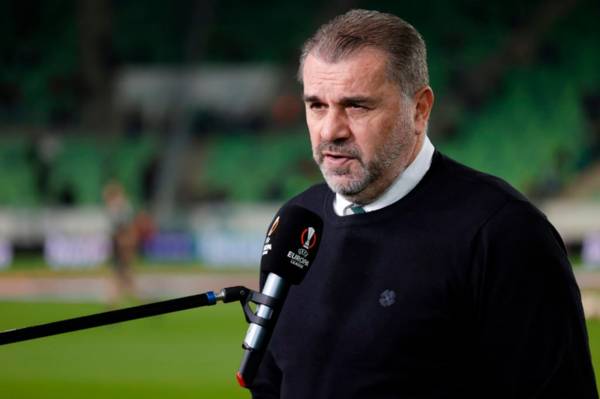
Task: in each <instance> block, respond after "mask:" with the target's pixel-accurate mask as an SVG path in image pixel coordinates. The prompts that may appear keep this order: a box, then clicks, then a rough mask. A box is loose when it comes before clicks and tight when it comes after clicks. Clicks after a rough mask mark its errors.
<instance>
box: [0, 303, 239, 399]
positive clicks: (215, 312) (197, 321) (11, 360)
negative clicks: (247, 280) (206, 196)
mask: <svg viewBox="0 0 600 399" xmlns="http://www.w3.org/2000/svg"><path fill="white" fill-rule="evenodd" d="M106 310H107V309H106V307H105V306H103V305H98V304H64V303H62V304H51V303H16V302H15V303H11V302H0V330H5V329H8V328H15V327H24V326H28V325H33V324H39V323H45V322H49V321H54V320H59V319H64V318H69V317H76V316H80V315H84V314H90V313H95V312H102V311H106ZM246 328H247V325H246V322H245V320H244V317H243V312H242V310H241V308H240V306H239V304H237V303H231V304H226V305H223V304H221V305H217V306H212V307H203V308H198V309H191V310H186V311H182V312H177V313H173V314H169V315H163V316H158V317H152V318H148V319H141V320H135V321H130V322H125V323H121V324H115V325H111V326H104V327H99V328H94V329H90V330H83V331H79V332H73V333H68V334H63V335H57V336H53V337H46V338H41V339H37V340H32V341H26V342H20V343H15V344H10V345H6V346H0V397H2V398H6V399H9V398H10V399H25V398H27V399H29V398H31V399H33V398H49V399H51V398H61V399H69V398H86V399H94V398H98V399H100V398H101V399H106V398H127V399H135V398H145V399H151V398H178V399H184V398H194V399H197V398H220V399H221V398H222V399H227V398H249V397H250V395H249V393H248V392H247V391H246V390H245V389H242V388H240V387H239V386H238V385H237V382H236V379H235V373H236V371H237V368H238V366H239V362H240V360H241V355H242V349H241V343H242V340H243V337H244V335H245V332H246Z"/></svg>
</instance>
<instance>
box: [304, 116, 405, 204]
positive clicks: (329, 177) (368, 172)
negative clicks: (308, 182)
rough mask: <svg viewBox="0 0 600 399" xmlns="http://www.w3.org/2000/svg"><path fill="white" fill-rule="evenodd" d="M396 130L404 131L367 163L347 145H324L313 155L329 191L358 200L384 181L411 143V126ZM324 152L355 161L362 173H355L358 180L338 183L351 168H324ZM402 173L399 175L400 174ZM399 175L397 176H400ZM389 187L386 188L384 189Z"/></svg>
mask: <svg viewBox="0 0 600 399" xmlns="http://www.w3.org/2000/svg"><path fill="white" fill-rule="evenodd" d="M399 125H400V126H398V127H397V129H396V131H398V132H401V133H399V134H396V135H393V136H392V138H391V139H390V142H389V143H388V144H387V145H385V146H383V147H382V148H381V149H380V151H379V152H378V153H376V154H375V158H374V159H373V160H372V161H371V162H369V163H368V164H365V163H364V161H363V160H362V154H361V153H360V150H359V149H358V148H356V147H354V146H353V145H352V144H345V143H341V144H340V143H335V142H334V143H331V142H324V143H321V144H320V145H319V146H318V148H317V149H316V151H315V153H314V158H315V161H316V163H317V165H318V166H319V169H320V170H321V173H322V174H323V178H324V179H325V182H326V183H327V185H328V186H329V188H330V189H331V190H332V191H333V192H335V193H338V194H341V195H343V196H344V197H350V198H351V197H355V196H357V195H359V194H360V193H362V192H363V191H364V190H366V189H367V188H369V187H371V186H372V185H373V184H374V183H376V182H377V181H378V180H380V179H381V178H382V176H383V175H384V172H385V171H387V170H388V169H389V168H390V167H392V165H393V164H394V163H395V161H396V160H397V159H398V158H400V157H402V156H403V155H405V153H406V151H407V148H408V144H407V142H406V137H407V136H408V134H409V133H408V132H409V127H408V126H407V124H406V123H401V124H399ZM323 151H332V152H339V153H342V154H346V155H348V156H351V157H353V158H355V160H356V161H358V162H359V167H360V168H359V170H358V171H355V173H354V175H355V178H353V179H350V180H348V181H345V182H339V181H336V179H335V177H337V176H348V175H350V174H351V173H352V171H351V169H350V167H343V168H333V169H325V166H324V164H323V158H324V157H323ZM401 172H402V171H399V172H398V173H401ZM397 175H398V174H395V176H397ZM385 188H387V187H385Z"/></svg>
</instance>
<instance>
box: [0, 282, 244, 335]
mask: <svg viewBox="0 0 600 399" xmlns="http://www.w3.org/2000/svg"><path fill="white" fill-rule="evenodd" d="M250 292H251V291H250V290H249V289H248V288H246V287H229V288H224V289H222V290H221V292H220V293H218V294H215V293H214V292H213V291H208V292H206V293H204V294H198V295H191V296H186V297H183V298H177V299H170V300H167V301H162V302H155V303H149V304H146V305H140V306H133V307H130V308H124V309H118V310H111V311H108V312H103V313H96V314H91V315H88V316H82V317H75V318H73V319H67V320H60V321H55V322H52V323H47V324H40V325H37V326H31V327H25V328H18V329H14V330H7V331H2V332H0V345H6V344H12V343H14V342H20V341H27V340H30V339H35V338H42V337H48V336H50V335H56V334H62V333H66V332H71V331H78V330H84V329H86V328H92V327H99V326H105V325H108V324H115V323H120V322H123V321H128V320H135V319H141V318H144V317H150V316H157V315H160V314H165V313H172V312H177V311H180V310H186V309H192V308H198V307H201V306H210V305H215V304H216V303H217V301H222V302H223V303H227V302H233V301H241V300H243V299H245V298H246V297H247V296H248V294H249V293H250Z"/></svg>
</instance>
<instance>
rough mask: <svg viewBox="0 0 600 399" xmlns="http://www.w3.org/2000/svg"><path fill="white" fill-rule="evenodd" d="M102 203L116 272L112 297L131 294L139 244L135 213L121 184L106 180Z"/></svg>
mask: <svg viewBox="0 0 600 399" xmlns="http://www.w3.org/2000/svg"><path fill="white" fill-rule="evenodd" d="M102 194H103V198H104V204H105V206H106V211H107V214H108V217H109V219H110V224H111V236H112V237H111V238H112V239H111V241H112V247H113V248H112V249H113V250H112V262H111V264H112V267H113V270H114V272H115V277H116V280H115V283H116V284H115V299H114V300H115V301H118V300H119V299H122V298H131V297H133V296H134V294H135V292H134V285H133V276H132V266H133V262H134V260H135V257H136V251H137V246H138V232H137V231H136V225H135V223H134V213H133V208H132V206H131V203H130V202H129V199H128V198H127V195H126V193H125V189H124V188H123V186H122V185H121V184H120V183H119V182H117V181H115V180H111V181H109V182H108V183H107V184H106V185H105V187H104V190H103V193H102Z"/></svg>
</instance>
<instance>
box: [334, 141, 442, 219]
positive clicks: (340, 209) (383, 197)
mask: <svg viewBox="0 0 600 399" xmlns="http://www.w3.org/2000/svg"><path fill="white" fill-rule="evenodd" d="M434 151H435V148H434V147H433V144H431V142H430V141H429V139H428V138H425V139H424V140H423V143H422V145H421V146H420V149H419V151H418V153H417V154H416V156H415V157H414V159H413V161H412V162H411V163H410V164H409V165H408V167H407V168H406V169H404V170H403V171H402V172H401V173H400V174H399V175H398V176H396V178H395V179H394V180H393V181H392V182H391V184H389V185H388V186H387V187H386V189H385V190H383V192H380V194H379V195H378V196H376V197H374V198H373V199H372V200H371V201H369V202H366V203H364V204H363V203H361V204H360V205H363V208H364V209H365V210H366V211H367V212H370V211H374V210H377V209H381V208H383V207H386V206H388V205H391V204H392V203H394V202H396V201H398V200H400V199H401V198H403V197H404V196H405V195H406V194H408V193H409V192H410V191H411V190H412V189H413V188H414V187H415V186H416V185H417V184H418V183H419V182H420V181H421V179H422V178H423V176H424V175H425V173H427V171H428V170H429V167H430V166H431V159H432V157H433V153H434ZM355 203H356V202H355V201H353V200H352V199H351V198H347V197H343V196H342V195H340V194H336V199H335V201H334V208H335V211H336V213H337V214H338V215H340V216H342V215H344V208H346V207H347V206H348V205H350V204H355Z"/></svg>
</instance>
